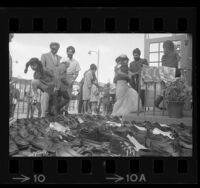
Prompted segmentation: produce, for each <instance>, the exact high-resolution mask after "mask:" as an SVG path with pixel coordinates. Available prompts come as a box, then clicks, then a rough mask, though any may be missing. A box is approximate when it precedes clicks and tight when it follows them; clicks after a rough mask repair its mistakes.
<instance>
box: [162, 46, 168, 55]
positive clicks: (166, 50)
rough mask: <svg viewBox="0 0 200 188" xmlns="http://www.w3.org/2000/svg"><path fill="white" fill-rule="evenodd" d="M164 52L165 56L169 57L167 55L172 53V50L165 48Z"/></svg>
mask: <svg viewBox="0 0 200 188" xmlns="http://www.w3.org/2000/svg"><path fill="white" fill-rule="evenodd" d="M163 51H164V54H165V55H167V54H169V53H170V50H169V49H167V48H165V47H163Z"/></svg>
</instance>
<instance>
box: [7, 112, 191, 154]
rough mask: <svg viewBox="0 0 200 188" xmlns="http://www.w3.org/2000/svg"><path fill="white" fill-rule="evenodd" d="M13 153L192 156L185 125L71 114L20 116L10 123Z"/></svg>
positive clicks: (10, 147) (189, 130)
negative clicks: (31, 117)
mask: <svg viewBox="0 0 200 188" xmlns="http://www.w3.org/2000/svg"><path fill="white" fill-rule="evenodd" d="M9 152H10V155H11V156H122V157H125V156H129V157H140V156H192V129H191V128H190V127H187V126H185V125H184V124H172V125H166V124H159V123H151V122H148V121H144V122H140V123H139V122H135V121H131V122H128V121H122V120H121V119H120V118H111V117H104V116H100V115H83V114H68V115H67V116H64V115H59V116H56V117H48V118H34V119H20V120H17V121H15V122H13V123H12V124H11V126H10V139H9Z"/></svg>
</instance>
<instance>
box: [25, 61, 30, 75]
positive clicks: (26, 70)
mask: <svg viewBox="0 0 200 188" xmlns="http://www.w3.org/2000/svg"><path fill="white" fill-rule="evenodd" d="M29 66H30V62H27V63H26V67H25V69H24V73H25V74H26V73H27V72H28V67H29Z"/></svg>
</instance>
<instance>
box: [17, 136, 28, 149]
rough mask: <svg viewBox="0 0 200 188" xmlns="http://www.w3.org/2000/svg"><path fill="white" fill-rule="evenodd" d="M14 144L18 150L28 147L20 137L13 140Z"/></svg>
mask: <svg viewBox="0 0 200 188" xmlns="http://www.w3.org/2000/svg"><path fill="white" fill-rule="evenodd" d="M14 142H15V143H16V145H17V146H18V148H19V149H26V148H28V147H29V142H27V141H26V140H24V139H22V138H21V137H20V136H16V137H15V138H14Z"/></svg>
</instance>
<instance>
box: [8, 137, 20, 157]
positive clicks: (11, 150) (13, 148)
mask: <svg viewBox="0 0 200 188" xmlns="http://www.w3.org/2000/svg"><path fill="white" fill-rule="evenodd" d="M18 151H19V149H18V147H17V145H16V144H15V142H14V141H13V140H12V139H11V138H10V139H9V154H10V155H14V154H16V153H18Z"/></svg>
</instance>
